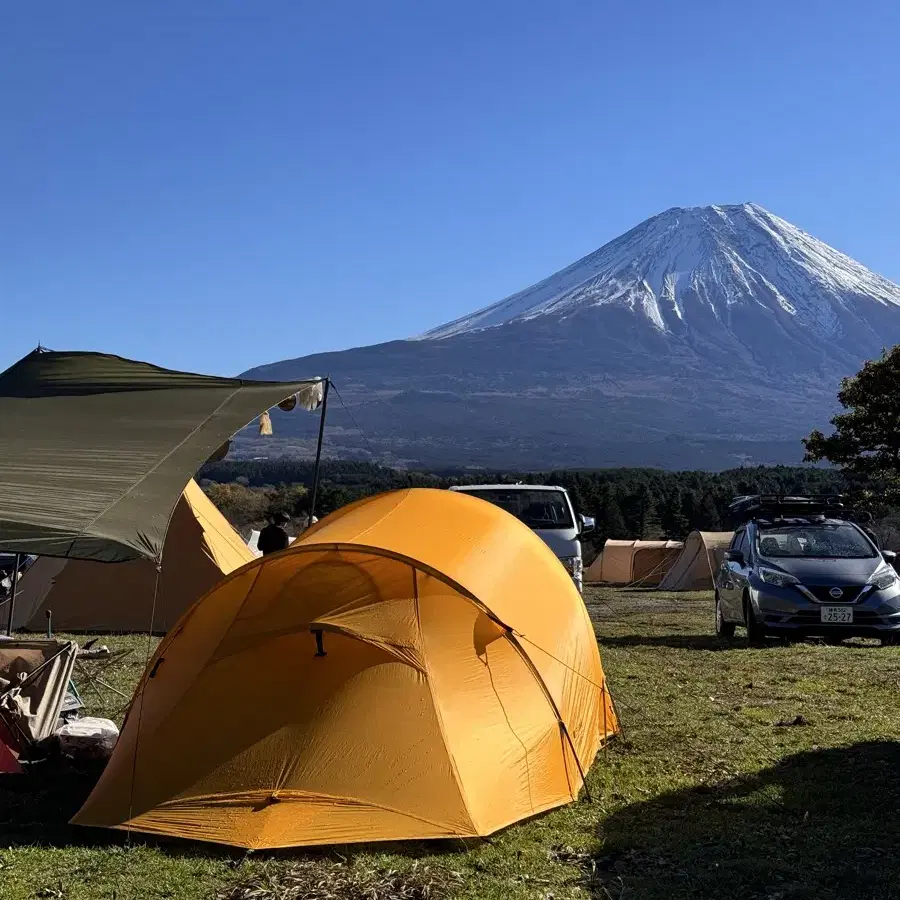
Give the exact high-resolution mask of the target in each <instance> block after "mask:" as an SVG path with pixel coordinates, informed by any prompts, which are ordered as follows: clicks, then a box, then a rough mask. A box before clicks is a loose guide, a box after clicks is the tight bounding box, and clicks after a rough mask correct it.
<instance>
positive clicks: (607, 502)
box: [199, 459, 845, 548]
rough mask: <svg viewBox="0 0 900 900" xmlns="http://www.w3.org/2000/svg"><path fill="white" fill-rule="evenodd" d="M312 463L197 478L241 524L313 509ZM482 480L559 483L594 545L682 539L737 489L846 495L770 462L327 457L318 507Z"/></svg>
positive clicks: (269, 463)
mask: <svg viewBox="0 0 900 900" xmlns="http://www.w3.org/2000/svg"><path fill="white" fill-rule="evenodd" d="M312 477H313V465H312V463H310V462H304V461H299V460H290V459H283V460H248V461H234V462H232V461H223V462H218V463H210V464H208V465H206V466H205V467H204V468H203V469H202V470H201V472H200V474H199V478H200V479H201V485H202V486H203V487H204V489H205V490H206V492H207V493H208V494H209V496H210V497H211V499H212V500H213V502H215V503H216V505H217V506H219V508H220V509H222V511H223V513H224V514H225V515H226V516H227V517H228V518H229V519H230V520H231V521H232V523H233V524H234V525H235V526H236V527H238V528H242V529H246V528H247V527H248V526H254V527H255V526H256V525H257V524H258V523H259V522H261V521H264V520H265V518H266V516H267V515H269V514H271V513H273V512H276V511H284V512H287V513H288V514H289V515H291V516H295V517H301V516H304V515H306V514H307V512H308V508H309V487H310V486H311V484H312ZM483 482H491V483H506V484H515V483H517V482H522V483H524V484H558V485H561V486H562V487H565V488H566V489H567V490H568V491H569V494H570V496H571V497H572V501H573V503H574V504H575V507H576V509H577V510H578V511H579V512H581V513H583V514H584V515H588V516H593V517H594V518H595V519H596V522H597V528H596V531H595V532H594V533H593V534H592V535H590V537H589V540H588V542H589V543H590V544H593V545H594V546H595V547H596V548H599V547H600V546H602V544H603V542H604V541H605V540H606V539H607V538H644V539H654V538H670V539H674V540H681V539H683V538H684V537H685V535H687V534H688V532H690V531H693V530H694V529H700V530H702V531H720V530H725V529H727V528H728V527H729V525H728V519H727V508H728V504H729V503H730V501H731V500H732V498H733V497H735V496H737V495H740V494H753V493H777V494H804V493H842V492H843V491H844V489H845V484H844V479H843V477H842V475H841V474H840V472H838V471H837V470H834V469H820V468H813V467H809V466H806V467H800V466H796V467H794V466H773V467H759V468H742V469H732V470H729V471H725V472H666V471H662V470H658V469H601V470H596V471H571V470H566V471H557V472H553V471H551V472H544V473H517V472H504V473H497V472H492V473H486V472H478V473H473V472H415V471H400V470H396V469H388V468H385V467H382V466H378V465H374V464H372V463H364V462H349V461H348V462H340V461H327V462H323V464H322V476H321V481H320V487H319V496H318V498H317V502H316V515H317V516H319V517H321V516H322V515H325V514H327V513H329V512H332V511H333V510H335V509H338V508H340V507H341V506H344V505H346V504H347V503H350V502H352V501H354V500H358V499H359V498H361V497H366V496H369V495H371V494H378V493H381V492H382V491H389V490H396V489H398V488H405V487H430V488H448V487H450V485H453V484H478V483H483Z"/></svg>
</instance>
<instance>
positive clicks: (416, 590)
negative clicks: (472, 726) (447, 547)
mask: <svg viewBox="0 0 900 900" xmlns="http://www.w3.org/2000/svg"><path fill="white" fill-rule="evenodd" d="M410 568H411V569H412V573H413V599H414V601H415V604H416V624H417V625H418V626H419V634H420V635H421V637H422V650H423V652H422V661H423V662H424V663H425V684H426V685H427V687H428V695H429V696H430V697H431V706H432V708H433V709H434V716H435V718H436V719H437V723H438V728H439V729H440V732H441V740H442V741H443V742H444V749H445V750H446V751H447V758H448V760H449V761H450V771H451V772H452V773H453V781H454V783H455V784H456V790H457V791H458V792H459V799H460V800H462V803H463V809H464V810H465V811H466V815H467V816H468V817H469V827H470V829H471V832H472V833H473V834H477V833H478V830H477V828H476V827H475V818H474V816H473V814H472V810H471V807H470V804H469V797H468V794H467V793H466V790H465V788H464V787H463V782H462V778H460V775H459V768H458V767H457V765H456V756H455V755H454V753H453V750H452V749H451V747H450V741H449V739H448V738H447V730H446V728H445V727H444V717H443V715H442V714H441V708H440V705H439V704H438V702H437V699H436V698H435V696H434V689H433V687H432V684H431V669H430V667H429V665H428V650H427V648H426V647H425V632H424V631H423V630H422V614H421V610H420V609H419V573H418V569H417V568H416V567H415V566H414V565H412V564H410Z"/></svg>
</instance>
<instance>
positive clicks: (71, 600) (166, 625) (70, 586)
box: [13, 481, 254, 633]
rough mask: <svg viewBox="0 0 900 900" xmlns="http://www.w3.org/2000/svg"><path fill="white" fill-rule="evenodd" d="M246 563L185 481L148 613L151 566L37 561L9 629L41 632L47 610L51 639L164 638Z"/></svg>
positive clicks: (241, 546) (243, 550)
mask: <svg viewBox="0 0 900 900" xmlns="http://www.w3.org/2000/svg"><path fill="white" fill-rule="evenodd" d="M253 558H254V557H253V552H252V551H251V550H250V548H249V547H248V546H247V545H246V544H245V543H244V542H243V541H242V540H241V537H240V535H239V534H238V533H237V532H236V531H235V530H234V529H233V528H232V527H231V525H229V524H228V521H227V520H226V519H225V517H224V516H223V515H222V514H221V513H220V512H219V511H218V510H217V509H216V507H215V506H213V504H212V503H211V502H210V501H209V499H208V498H207V497H206V495H205V494H204V493H203V491H202V490H200V488H199V486H198V485H197V483H196V482H195V481H191V482H190V484H188V486H187V488H185V491H184V493H183V494H182V496H181V500H180V501H179V502H178V506H176V507H175V514H174V515H173V517H172V522H171V525H170V526H169V532H168V535H167V536H166V543H165V546H164V548H163V556H162V571H161V572H160V576H159V590H158V593H157V597H156V605H155V609H154V604H153V593H154V589H155V587H156V564H155V563H153V562H152V561H150V560H146V559H139V560H133V561H131V562H122V563H97V562H88V561H85V560H65V559H55V558H53V557H49V556H42V557H41V558H40V559H38V561H37V562H36V563H35V564H34V565H33V566H32V567H31V568H30V569H29V570H28V572H27V573H26V574H25V576H24V577H23V578H22V580H21V582H20V592H19V593H17V595H16V608H15V619H14V622H13V625H14V627H15V628H17V629H22V630H26V631H44V630H45V629H46V627H47V611H48V610H50V611H51V613H52V623H53V628H54V630H56V631H93V632H98V631H99V632H104V631H112V632H130V631H151V630H152V631H154V632H156V633H164V632H166V631H168V630H169V629H170V628H171V627H172V626H173V625H174V624H175V622H176V621H178V619H179V618H180V616H181V615H182V614H183V613H184V612H185V610H187V609H188V607H190V606H191V605H192V604H193V603H194V602H195V601H196V600H199V599H200V597H202V596H203V595H204V594H205V593H206V592H207V591H208V590H210V588H212V587H213V586H214V585H215V584H217V583H218V582H219V581H220V580H221V579H222V578H223V577H224V576H225V575H227V574H229V573H230V572H232V571H234V570H235V569H237V568H239V567H240V566H242V565H244V563H247V562H250V561H251V560H252V559H253ZM151 615H152V619H153V621H152V627H151Z"/></svg>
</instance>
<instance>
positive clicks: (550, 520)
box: [464, 488, 574, 529]
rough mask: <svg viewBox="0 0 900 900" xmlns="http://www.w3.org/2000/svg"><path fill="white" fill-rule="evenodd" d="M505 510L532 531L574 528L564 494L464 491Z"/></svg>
mask: <svg viewBox="0 0 900 900" xmlns="http://www.w3.org/2000/svg"><path fill="white" fill-rule="evenodd" d="M464 493H466V494H472V495H473V496H475V497H480V498H481V499H482V500H487V501H488V503H493V504H494V506H499V507H500V508H501V509H505V510H506V511H507V512H508V513H511V514H512V515H514V516H515V517H516V518H517V519H519V520H520V521H522V522H524V523H525V524H526V525H527V526H528V527H529V528H560V529H561V528H572V527H573V524H574V523H573V522H572V512H571V510H570V509H569V503H568V500H567V498H566V495H565V494H564V493H563V492H562V491H530V490H528V489H527V488H523V489H522V490H518V489H516V490H508V489H507V490H498V489H491V488H478V489H476V490H472V489H469V488H466V489H464Z"/></svg>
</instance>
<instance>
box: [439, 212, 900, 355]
mask: <svg viewBox="0 0 900 900" xmlns="http://www.w3.org/2000/svg"><path fill="white" fill-rule="evenodd" d="M861 303H862V304H866V305H869V304H873V303H874V304H881V305H882V306H885V307H889V308H892V309H893V308H897V307H900V286H898V285H896V284H893V283H892V282H890V281H888V280H887V279H885V278H882V277H881V276H880V275H876V274H875V273H873V272H870V271H869V270H868V269H867V268H865V266H862V265H860V264H859V263H858V262H856V261H855V260H852V259H850V257H849V256H846V255H844V254H843V253H840V252H839V251H837V250H835V249H833V248H832V247H829V246H828V245H827V244H824V243H822V241H819V240H817V239H816V238H814V237H812V236H810V235H808V234H806V233H805V232H804V231H801V230H800V229H799V228H797V227H795V226H794V225H791V223H790V222H786V221H785V220H784V219H781V218H779V217H778V216H776V215H773V214H772V213H770V212H768V211H767V210H765V209H763V208H762V207H761V206H757V205H756V204H754V203H744V204H741V205H740V206H701V207H691V208H688V209H680V208H673V209H669V210H666V211H665V212H663V213H660V214H659V215H658V216H654V217H653V218H651V219H647V220H646V221H645V222H642V223H641V224H640V225H638V226H637V227H636V228H633V229H632V230H631V231H629V232H627V233H626V234H623V235H621V236H620V237H618V238H616V239H615V240H612V241H610V242H609V243H608V244H605V245H604V246H603V247H601V248H600V249H599V250H596V251H595V252H594V253H591V254H589V255H588V256H585V257H584V258H583V259H580V260H578V262H575V263H573V264H572V265H570V266H568V267H567V268H565V269H563V270H562V271H560V272H557V273H556V274H555V275H551V276H550V277H549V278H546V279H544V280H543V281H541V282H539V283H538V284H535V285H532V286H531V287H529V288H526V289H525V290H524V291H520V292H519V293H517V294H513V295H512V296H511V297H507V298H506V299H505V300H501V301H500V302H499V303H495V304H493V305H492V306H488V307H487V308H485V309H482V310H480V311H478V312H476V313H473V314H471V315H468V316H464V317H462V318H460V319H457V320H456V321H454V322H450V323H449V324H447V325H442V326H440V327H438V328H435V329H433V330H431V331H429V332H427V333H426V334H425V335H423V336H422V337H423V338H446V337H452V336H454V335H459V334H466V333H468V332H472V331H476V330H479V329H483V328H492V327H497V326H499V325H505V324H507V323H510V322H516V321H527V320H530V319H535V318H537V317H539V316H556V317H564V316H569V315H572V314H574V313H576V312H579V311H582V310H585V309H587V308H590V307H595V306H596V307H599V306H607V305H617V306H622V307H625V308H627V309H630V310H631V311H633V312H634V313H635V314H636V315H638V316H642V317H644V318H645V319H646V320H647V322H648V323H649V324H651V325H652V326H653V327H654V328H656V329H658V330H659V331H660V332H662V333H666V332H673V331H675V332H680V331H682V330H683V329H684V326H685V324H687V325H688V326H690V323H691V316H692V314H694V315H696V314H697V312H699V311H704V312H708V313H709V314H711V315H712V316H713V317H714V318H715V319H716V320H717V321H719V322H721V323H722V324H723V325H724V326H725V327H728V326H729V324H730V322H731V318H732V312H733V310H734V308H735V307H740V306H743V307H749V306H755V307H757V308H758V309H759V310H760V311H762V312H765V313H767V314H768V315H771V316H772V318H773V320H775V321H777V322H784V321H793V322H794V323H795V324H796V325H798V326H800V327H802V328H804V329H809V330H810V331H812V332H815V333H816V334H818V335H820V336H821V337H824V338H831V337H834V336H835V335H836V334H838V333H839V332H840V329H841V323H842V320H843V319H844V318H845V317H846V316H848V315H849V316H850V317H853V318H860V317H862V318H864V314H865V310H857V309H856V307H857V305H858V304H861Z"/></svg>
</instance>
